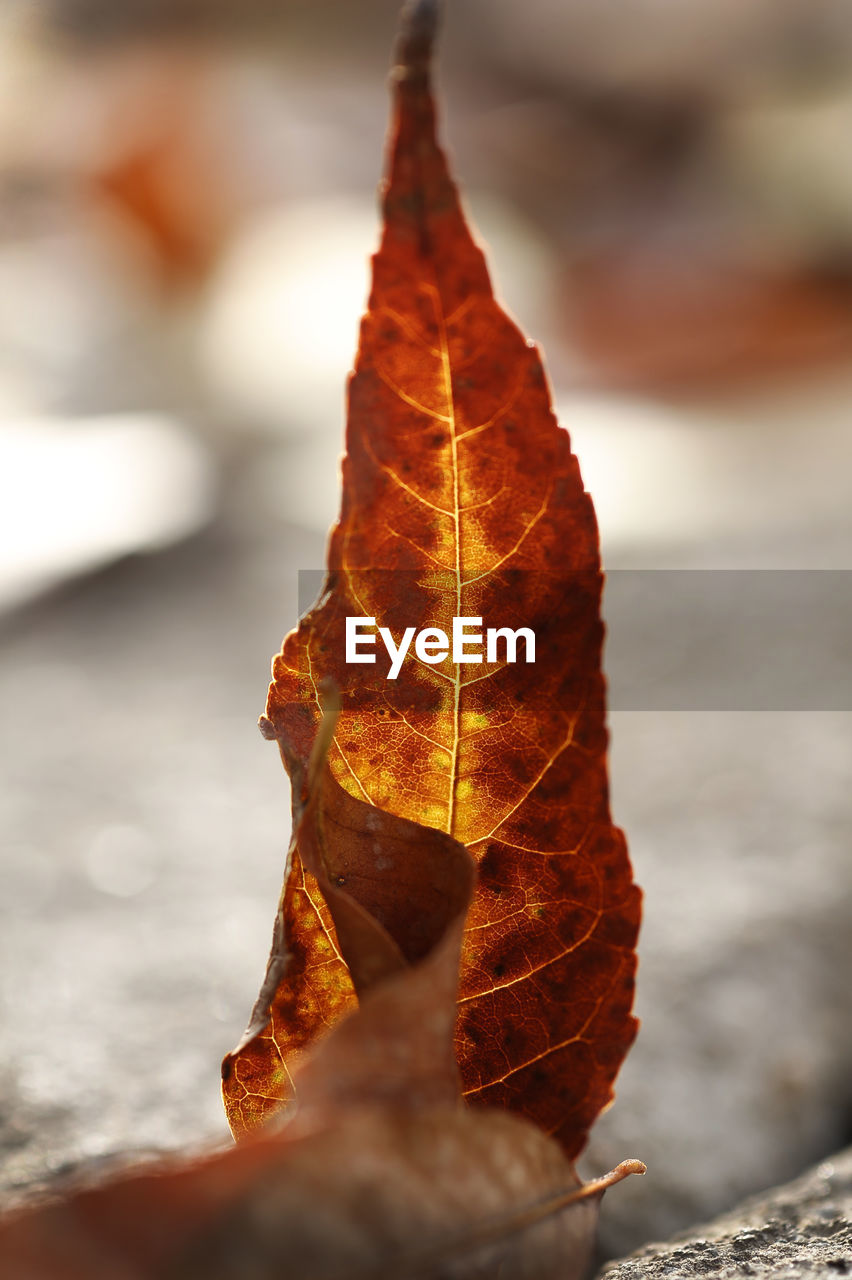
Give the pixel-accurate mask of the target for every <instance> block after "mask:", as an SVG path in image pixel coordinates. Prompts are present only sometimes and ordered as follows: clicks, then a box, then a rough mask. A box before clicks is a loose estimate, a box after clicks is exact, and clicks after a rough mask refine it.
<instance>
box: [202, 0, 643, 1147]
mask: <svg viewBox="0 0 852 1280" xmlns="http://www.w3.org/2000/svg"><path fill="white" fill-rule="evenodd" d="M434 16H435V5H434V4H433V3H428V2H424V0H421V3H419V4H418V5H415V6H414V8H413V9H412V10H411V12H410V14H409V21H408V25H407V27H406V29H405V34H404V37H403V41H402V46H401V50H400V59H399V61H400V66H399V67H398V69H397V73H396V77H395V122H396V123H395V135H394V141H393V145H392V152H391V162H390V177H389V180H388V183H387V186H386V188H385V192H384V232H383V237H382V242H381V247H380V249H379V252H378V253H377V254H376V256H375V258H374V263H373V286H372V292H371V295H370V300H369V309H368V312H367V314H366V316H365V317H364V320H363V322H362V327H361V339H360V346H359V350H358V356H357V360H356V365H355V371H354V374H353V375H352V379H351V381H350V385H349V419H348V429H347V437H346V458H345V460H344V464H343V500H342V508H341V514H340V519H339V521H338V523H337V525H336V526H335V529H334V531H333V533H332V537H331V542H330V547H329V553H328V569H329V572H328V578H327V582H326V587H325V590H324V592H323V596H322V599H321V602H320V603H319V605H318V606H317V607H316V608H314V609H313V610H312V611H311V612H310V613H309V614H308V615H307V616H306V617H305V618H304V619H303V620H302V622H301V624H300V625H299V628H298V630H297V631H295V632H293V633H291V634H290V635H289V636H288V637H287V639H286V640H285V643H284V646H283V650H282V652H281V654H279V656H278V657H277V658H276V659H275V663H274V666H273V683H272V685H271V686H270V691H269V699H268V704H267V711H266V717H265V719H264V720H263V721H262V727H263V728H264V732H265V733H266V734H267V735H268V736H270V737H275V738H277V739H278V741H279V743H280V744H281V747H282V752H283V754H284V756H285V762H286V763H287V765H288V768H289V769H290V771H291V774H292V775H293V777H294V782H296V785H297V786H299V785H301V784H300V783H299V782H298V775H299V771H300V770H301V769H303V768H304V767H305V765H306V762H307V760H308V758H309V754H310V751H311V744H312V742H313V739H314V735H315V733H316V725H317V719H318V716H319V711H320V706H319V704H320V698H319V694H318V688H319V682H320V680H321V679H322V678H328V677H330V678H331V679H333V681H334V682H335V684H336V685H337V687H338V688H339V689H340V691H341V696H342V711H341V714H340V720H339V724H338V726H337V731H336V733H335V736H334V739H333V743H332V744H331V749H330V752H329V765H330V768H331V771H332V773H333V775H334V777H335V778H336V780H337V782H338V783H339V784H340V787H341V788H342V789H343V790H344V791H345V792H347V793H348V794H349V795H351V796H353V797H357V798H359V799H360V800H361V801H362V802H365V803H367V804H369V805H370V806H373V807H374V809H375V810H376V813H377V820H380V817H381V811H386V812H387V813H390V814H395V815H397V816H399V817H401V818H405V819H409V820H411V821H412V822H418V823H425V824H427V825H428V826H430V827H433V828H436V829H439V830H441V831H443V832H445V833H446V834H447V835H448V836H451V837H453V838H454V839H455V840H456V841H460V842H461V843H463V844H465V845H466V846H467V847H468V849H469V850H470V852H471V853H472V854H473V856H474V858H475V860H476V862H477V864H478V868H479V883H478V888H477V891H476V894H475V897H474V901H473V904H472V907H471V910H470V913H469V916H468V920H467V927H466V932H465V941H464V947H463V953H462V966H461V987H460V1003H459V1013H460V1016H459V1025H458V1031H457V1044H456V1047H457V1057H458V1061H459V1064H460V1068H461V1072H462V1079H463V1083H464V1091H465V1094H466V1096H467V1098H468V1100H469V1101H471V1102H474V1103H484V1104H490V1105H497V1106H500V1107H506V1108H510V1109H513V1110H516V1111H519V1112H521V1113H522V1114H524V1115H526V1116H528V1117H530V1118H531V1119H533V1120H535V1121H536V1122H537V1123H538V1124H539V1125H540V1126H541V1127H542V1128H544V1129H545V1130H546V1131H548V1132H550V1133H554V1134H556V1135H557V1136H558V1137H559V1139H560V1140H561V1142H562V1144H563V1147H564V1148H565V1150H566V1152H567V1153H568V1154H569V1155H571V1156H573V1155H575V1154H576V1153H577V1152H578V1151H579V1150H580V1149H581V1148H582V1146H583V1144H584V1142H585V1139H586V1134H587V1131H588V1128H589V1125H590V1124H591V1123H592V1121H593V1120H594V1118H595V1116H596V1115H597V1113H598V1111H599V1110H600V1109H601V1107H602V1106H604V1105H605V1104H606V1103H607V1102H608V1101H609V1099H610V1098H611V1096H612V1082H613V1080H614V1077H615V1075H616V1072H617V1071H618V1068H619V1066H620V1063H621V1061H622V1059H623V1056H624V1054H625V1053H626V1051H627V1049H628V1047H629V1045H630V1043H631V1041H632V1039H633V1036H634V1034H635V1027H636V1023H635V1020H634V1019H633V1018H632V1017H631V1015H630V1008H631V1004H632V997H633V976H634V968H635V955H634V945H635V940H636V933H637V929H638V922H639V912H640V905H639V903H640V896H639V891H638V889H637V888H636V887H635V886H634V885H633V883H632V880H631V871H630V864H629V860H628V857H627V851H626V847H625V843H624V839H623V836H622V834H621V832H620V831H619V830H617V829H616V828H615V827H614V826H613V825H612V821H611V817H610V812H609V800H608V789H607V772H606V751H607V733H606V727H605V705H604V702H605V690H604V680H603V676H602V671H601V648H602V640H603V628H602V624H601V621H600V594H601V581H602V579H601V572H600V559H599V549H598V534H597V526H596V522H595V516H594V511H593V508H592V503H591V500H590V498H589V496H588V494H586V493H585V491H584V489H583V485H582V480H581V478H580V472H579V468H578V465H577V460H576V458H575V457H574V455H573V454H572V452H571V448H570V443H569V439H568V435H567V433H566V432H565V431H564V430H562V429H561V428H560V427H559V426H558V425H557V423H556V421H555V419H554V416H553V413H552V411H551V407H550V401H549V395H548V389H547V385H546V380H545V375H544V371H543V368H542V364H541V359H540V357H539V354H538V352H537V350H536V349H535V347H534V346H532V345H531V344H529V343H528V342H527V341H526V340H525V339H524V337H523V335H522V334H521V333H520V331H519V330H518V328H517V327H516V325H515V324H514V323H513V322H512V320H511V319H510V318H509V317H508V316H507V315H506V314H505V312H503V311H502V310H501V309H500V307H499V306H498V305H497V303H496V302H495V300H494V297H493V294H492V291H491V285H490V282H489V278H488V273H487V270H486V267H485V262H484V258H483V255H482V253H481V251H480V249H479V248H478V247H477V246H476V244H475V243H474V241H473V239H472V238H471V235H470V232H469V231H468V228H467V225H466V223H465V220H464V217H463V215H462V212H461V210H460V207H459V202H458V196H457V193H456V190H455V187H454V186H453V183H452V181H451V179H450V177H449V175H448V172H447V167H446V161H445V158H444V156H443V154H442V152H441V151H440V149H439V148H438V146H437V144H436V141H435V129H434V114H433V104H432V97H431V92H430V86H429V72H428V67H429V61H430V56H431V41H432V31H433V26H434ZM352 616H356V617H368V618H374V619H375V621H376V624H377V625H378V626H382V627H385V628H387V629H388V630H389V632H390V633H391V636H392V637H393V641H394V643H395V644H397V645H398V644H399V643H400V640H401V637H402V635H403V633H404V632H405V630H406V629H407V628H411V627H414V628H416V629H417V630H420V629H421V628H424V627H433V628H440V629H442V630H443V631H444V632H446V633H447V634H448V635H449V634H450V633H451V632H452V626H453V619H454V618H470V617H473V618H477V619H481V620H482V626H481V627H477V628H470V630H481V629H482V628H488V627H492V628H505V627H508V628H511V629H513V630H514V629H517V628H521V627H526V628H530V629H531V630H532V631H533V632H534V635H535V662H534V664H533V663H529V662H527V661H523V660H522V659H523V657H524V656H525V655H524V653H523V642H522V643H521V644H519V646H518V648H519V652H518V654H517V655H516V657H517V659H518V660H516V661H514V662H511V661H509V660H508V658H509V652H508V646H506V648H505V649H504V648H502V647H501V648H498V651H497V653H496V655H492V656H493V660H492V661H488V660H487V654H486V655H485V657H486V660H483V661H480V663H479V664H478V665H473V664H467V663H462V662H460V661H459V662H455V661H453V655H452V653H450V654H448V655H447V656H446V657H445V658H444V659H443V660H441V661H438V662H437V663H433V662H430V660H429V656H430V655H428V651H426V650H423V654H424V655H426V656H417V655H416V654H415V653H413V652H412V653H409V654H408V655H407V656H406V657H405V659H404V660H403V661H402V664H401V667H400V669H399V674H398V676H397V678H395V679H393V680H389V679H388V675H389V670H390V665H391V664H390V659H389V657H387V655H385V654H384V653H383V650H382V646H381V645H378V646H376V648H375V649H374V650H373V652H374V653H375V656H376V662H375V663H374V664H372V665H366V664H364V665H362V664H358V665H354V664H352V663H347V662H346V646H345V627H346V618H347V617H352ZM500 644H501V646H502V644H503V642H502V641H501V642H500ZM433 653H434V650H433ZM302 852H303V853H304V850H303V851H302ZM391 896H392V897H394V898H395V899H396V900H397V902H398V903H404V902H405V898H406V892H405V888H404V885H403V884H402V883H399V884H396V885H395V886H393V887H392V890H391ZM277 930H278V938H277V946H275V947H274V948H273V961H272V962H271V968H270V971H269V973H268V975H267V981H266V983H265V984H264V990H263V991H262V993H261V998H260V1000H259V1002H258V1005H257V1006H256V1008H255V1014H254V1016H253V1020H252V1025H251V1026H250V1028H249V1032H248V1033H247V1036H246V1037H245V1038H244V1040H243V1042H242V1044H241V1045H240V1046H239V1047H238V1049H237V1050H236V1051H235V1053H234V1054H233V1055H231V1056H229V1057H228V1058H227V1059H226V1079H225V1090H224V1092H225V1103H226V1109H227V1111H228V1116H229V1120H230V1123H231V1125H232V1128H233V1129H234V1131H235V1133H236V1134H238V1135H239V1134H240V1133H242V1132H244V1131H246V1130H249V1129H251V1128H253V1127H254V1126H255V1125H257V1124H258V1123H260V1122H261V1121H263V1120H264V1119H265V1118H266V1117H267V1116H268V1115H269V1114H270V1113H272V1112H274V1111H275V1110H276V1109H277V1108H278V1107H279V1106H280V1105H281V1102H282V1101H283V1100H284V1099H286V1097H287V1096H289V1085H288V1082H287V1073H288V1064H289V1063H290V1062H291V1060H292V1058H293V1055H298V1053H299V1051H301V1050H302V1049H304V1048H305V1047H306V1046H307V1045H309V1044H310V1043H311V1042H312V1040H313V1039H314V1037H315V1036H316V1035H317V1033H318V1032H319V1031H320V1030H322V1028H323V1027H325V1026H328V1025H330V1024H331V1023H333V1022H334V1021H335V1020H336V1019H337V1018H338V1017H339V1016H340V1015H341V1014H342V1013H343V1012H345V1011H346V1010H347V1009H349V1008H350V1007H351V1006H352V1004H353V1001H354V993H353V986H352V981H351V978H350V976H349V973H348V970H347V967H346V965H345V964H344V963H343V960H342V958H341V955H340V950H339V946H338V942H337V938H336V934H335V929H334V924H333V921H332V919H331V916H330V913H329V910H328V908H327V906H326V905H325V904H324V902H323V901H322V898H321V896H320V894H319V893H318V890H317V885H316V881H315V879H314V878H313V877H312V876H311V875H310V874H309V873H307V872H306V871H305V870H304V867H303V865H302V860H300V856H299V852H298V851H297V850H296V849H295V848H294V849H293V851H292V854H291V862H290V868H289V874H288V879H287V885H286V889H285V893H284V895H283V899H282V907H281V910H280V912H279V919H278V925H277ZM284 940H286V955H285V947H284V946H282V945H281V944H282V943H283V942H284ZM276 956H277V958H276ZM288 956H289V959H288V958H287V957H288Z"/></svg>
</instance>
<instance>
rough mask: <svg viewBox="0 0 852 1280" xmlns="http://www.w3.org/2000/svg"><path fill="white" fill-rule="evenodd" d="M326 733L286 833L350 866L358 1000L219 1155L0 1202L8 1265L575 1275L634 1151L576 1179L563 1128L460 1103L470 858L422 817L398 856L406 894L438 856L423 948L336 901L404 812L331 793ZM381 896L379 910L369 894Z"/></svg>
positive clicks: (83, 1279) (385, 849)
mask: <svg viewBox="0 0 852 1280" xmlns="http://www.w3.org/2000/svg"><path fill="white" fill-rule="evenodd" d="M324 723H325V725H326V726H328V725H329V723H330V720H329V719H326V721H325V722H324ZM328 737H329V735H328V734H327V733H326V732H325V730H323V731H321V733H320V735H319V739H318V748H317V750H315V752H314V754H313V758H312V760H311V762H310V763H309V766H308V768H307V769H305V770H302V771H301V772H300V771H299V766H298V765H297V764H294V779H295V780H297V782H298V785H297V787H296V788H295V789H294V791H295V800H296V820H297V838H298V840H299V844H300V848H302V849H303V850H304V851H305V856H306V858H307V860H308V861H309V862H310V863H311V865H312V866H313V867H314V869H315V872H316V875H317V879H318V881H319V882H320V883H322V884H323V886H324V887H325V888H326V889H328V888H329V886H331V885H332V884H336V883H337V882H338V881H339V879H340V878H341V876H350V875H351V877H352V880H353V881H355V882H356V883H355V884H354V885H353V884H352V882H351V881H350V889H349V890H344V889H342V888H341V887H340V886H339V885H338V889H339V894H338V896H337V897H334V896H332V898H331V901H332V903H333V910H334V913H335V919H336V920H337V922H338V933H339V936H340V938H341V939H343V938H344V937H345V938H346V939H347V943H346V956H347V960H348V961H349V963H350V965H351V968H352V972H353V974H354V975H357V982H358V986H359V992H360V1007H359V1008H358V1009H357V1010H356V1012H355V1013H354V1014H352V1015H350V1016H349V1017H347V1018H345V1019H343V1020H342V1021H341V1022H339V1023H338V1024H337V1025H336V1026H335V1028H334V1030H333V1031H332V1032H331V1033H330V1034H329V1035H327V1036H326V1037H325V1038H323V1039H322V1040H320V1041H319V1043H318V1044H317V1045H316V1046H315V1047H314V1049H313V1050H312V1051H311V1052H310V1053H308V1054H306V1055H305V1056H304V1057H303V1059H302V1060H301V1062H300V1064H299V1065H298V1067H297V1068H296V1069H295V1088H296V1092H297V1094H298V1097H299V1106H298V1109H297V1111H296V1112H295V1115H293V1116H292V1117H291V1119H290V1120H289V1122H288V1124H287V1125H286V1126H285V1127H284V1128H283V1129H281V1130H280V1131H278V1130H275V1129H274V1128H272V1129H267V1130H266V1131H264V1132H263V1133H262V1134H260V1135H259V1136H256V1137H254V1138H250V1139H248V1140H247V1141H246V1142H245V1143H243V1144H240V1145H239V1146H238V1147H235V1148H232V1149H230V1150H228V1151H226V1152H224V1153H223V1152H220V1153H217V1154H214V1155H212V1156H208V1157H206V1158H204V1159H201V1160H197V1161H190V1162H185V1163H183V1164H180V1163H177V1162H171V1163H163V1164H160V1165H157V1166H154V1167H153V1168H146V1169H143V1170H140V1171H135V1172H125V1173H123V1174H122V1175H120V1176H119V1177H116V1178H114V1179H112V1180H111V1181H108V1182H106V1183H103V1184H101V1185H99V1186H92V1187H83V1188H78V1189H77V1190H75V1191H73V1192H72V1193H70V1194H68V1195H66V1196H65V1197H64V1198H61V1199H54V1200H53V1201H50V1202H49V1203H47V1204H45V1205H40V1206H38V1207H35V1208H30V1209H27V1210H24V1211H23V1212H19V1213H17V1214H15V1215H13V1216H10V1217H8V1218H6V1219H5V1221H3V1222H0V1271H2V1274H3V1275H9V1276H16V1277H21V1278H22V1280H23V1277H26V1280H245V1277H247V1276H252V1277H254V1280H280V1277H281V1276H283V1275H310V1276H311V1277H312V1280H343V1277H346V1280H368V1278H372V1277H375V1278H376V1280H379V1278H381V1280H384V1277H386V1276H388V1275H398V1276H405V1277H407V1280H418V1278H419V1280H429V1278H430V1277H434V1278H435V1280H438V1277H441V1278H442V1280H447V1278H448V1277H457V1278H458V1280H465V1278H467V1277H470V1278H471V1280H473V1278H474V1277H490V1276H493V1275H495V1274H498V1273H499V1274H500V1275H502V1276H505V1277H506V1280H520V1278H521V1277H530V1278H532V1277H544V1276H550V1275H552V1276H554V1277H556V1276H559V1278H560V1280H574V1278H575V1277H579V1276H581V1275H582V1273H583V1271H584V1268H585V1265H586V1262H587V1259H588V1256H589V1252H590V1248H591V1243H592V1239H593V1232H594V1227H595V1223H596V1218H597V1208H598V1203H599V1200H600V1197H601V1195H602V1193H603V1191H604V1190H605V1189H606V1188H607V1187H608V1186H611V1185H612V1184H613V1183H614V1182H618V1181H620V1180H621V1179H622V1178H623V1177H625V1176H627V1175H628V1174H630V1173H634V1172H643V1171H644V1166H642V1165H641V1164H640V1163H639V1162H638V1161H625V1162H623V1164H622V1165H620V1166H619V1167H618V1168H617V1169H615V1170H613V1172H612V1173H611V1174H608V1175H607V1176H606V1177H605V1178H602V1179H598V1180H596V1181H594V1182H591V1183H587V1184H585V1185H581V1184H580V1182H579V1180H578V1179H577V1177H576V1174H575V1173H574V1170H573V1168H572V1166H571V1164H570V1162H569V1161H568V1160H567V1159H566V1157H565V1156H564V1155H563V1154H562V1152H561V1151H560V1149H559V1147H558V1145H557V1144H556V1143H555V1142H554V1141H553V1140H552V1139H550V1138H548V1137H546V1136H545V1135H544V1134H543V1133H541V1132H540V1131H539V1130H538V1129H536V1128H535V1127H534V1126H533V1125H530V1124H529V1123H528V1122H526V1121H523V1120H520V1119H518V1118H516V1117H513V1116H509V1115H505V1114H501V1113H499V1112H486V1111H480V1112H472V1111H470V1110H469V1109H467V1108H465V1107H462V1106H460V1105H459V1103H460V1094H459V1080H458V1071H457V1067H456V1063H455V1057H454V1051H453V1047H454V1046H453V1027H454V1023H455V1011H456V987H457V981H458V964H459V949H460V945H461V937H462V926H463V922H464V917H465V912H466V909H467V906H468V902H469V900H470V894H471V890H472V886H473V879H474V872H473V863H472V860H471V858H470V855H469V854H468V853H467V851H466V850H465V849H464V847H463V846H462V845H460V844H459V843H458V842H457V841H454V840H452V838H451V837H449V836H447V835H446V834H445V833H443V832H439V831H428V830H427V831H424V829H423V828H417V830H418V832H419V836H418V842H417V846H416V848H417V851H418V853H419V854H420V855H422V856H420V857H418V858H417V859H416V860H415V862H414V863H413V864H412V865H411V866H410V868H409V869H408V870H409V873H410V874H409V882H410V886H411V888H412V890H413V891H414V892H415V894H416V895H417V896H419V890H420V887H421V886H420V884H419V883H418V877H422V882H423V886H424V888H425V890H426V897H427V899H428V896H429V893H430V892H431V890H432V889H433V887H434V886H435V882H436V871H437V869H438V868H440V874H439V876H438V877H437V878H438V879H439V880H440V883H441V892H440V893H439V894H438V895H437V897H436V898H435V902H434V910H433V911H432V912H431V913H430V915H429V930H430V936H429V937H428V938H427V937H426V934H425V933H424V934H423V935H421V943H420V944H418V945H417V946H416V947H415V950H416V951H417V952H421V953H422V954H419V955H418V956H417V958H416V959H410V958H406V957H405V956H404V955H402V954H401V948H400V946H399V945H398V943H397V942H396V941H394V939H393V937H392V932H391V931H392V930H393V929H394V928H395V926H396V925H398V924H399V923H400V920H399V918H398V917H397V914H396V906H395V905H394V908H393V909H392V911H391V915H390V917H385V920H386V923H387V925H388V928H387V929H386V928H385V927H384V925H383V924H382V923H381V922H380V921H379V920H378V919H377V918H376V917H375V916H373V915H371V914H370V912H369V911H368V910H367V909H366V908H365V907H363V906H361V905H359V904H358V903H357V899H356V898H350V903H349V905H350V906H351V905H355V906H357V910H356V911H355V914H354V916H350V915H347V905H346V902H345V899H346V898H347V897H349V893H350V891H354V892H355V893H357V892H358V884H357V881H358V877H359V874H360V853H359V850H363V848H366V844H367V843H369V844H370V845H371V846H372V847H373V849H374V850H375V849H378V850H379V851H380V853H381V855H382V856H383V857H387V858H389V859H391V860H396V859H400V858H404V857H405V856H406V854H407V853H408V852H410V851H412V850H413V849H414V845H413V844H412V830H413V828H414V826H415V824H413V823H411V822H409V821H408V820H406V819H404V818H397V817H394V816H393V815H390V814H386V813H382V812H380V811H376V810H375V809H374V808H372V807H371V806H369V805H367V804H366V803H365V802H363V801H361V800H358V799H355V798H354V797H352V796H349V795H348V794H347V793H346V792H345V791H343V789H342V788H340V787H339V786H338V784H337V783H336V782H335V781H334V779H333V778H332V776H331V774H330V772H329V771H328V769H327V768H326V763H325V749H326V747H327V742H328ZM353 848H354V849H355V853H354V854H353V853H352V850H353ZM341 858H345V859H346V862H345V863H342V862H341V861H340V859H341ZM342 867H343V868H345V869H344V870H341V868H342ZM361 887H362V888H363V887H364V886H363V885H362V886H361ZM366 897H369V889H367V890H366ZM379 898H381V894H380V895H379ZM377 909H378V910H379V912H380V914H383V915H384V913H383V911H382V904H381V902H380V901H379V902H378V903H377ZM353 919H354V920H355V924H354V925H353V924H352V920H353ZM382 956H384V957H385V960H384V961H382V960H381V957H382ZM377 958H378V959H379V963H378V965H377Z"/></svg>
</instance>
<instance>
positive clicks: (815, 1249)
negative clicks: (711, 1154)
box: [600, 1149, 852, 1280]
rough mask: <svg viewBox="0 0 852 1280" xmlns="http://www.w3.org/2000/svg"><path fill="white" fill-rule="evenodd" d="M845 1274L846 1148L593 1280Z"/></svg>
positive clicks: (851, 1218)
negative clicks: (789, 1181) (777, 1185)
mask: <svg viewBox="0 0 852 1280" xmlns="http://www.w3.org/2000/svg"><path fill="white" fill-rule="evenodd" d="M697 1158H698V1157H697ZM850 1272H852V1149H850V1150H847V1151H844V1152H842V1153H841V1154H840V1155H837V1156H834V1157H832V1158H831V1159H830V1160H826V1161H823V1162H822V1163H821V1164H819V1165H818V1166H817V1167H816V1168H815V1169H812V1170H811V1171H810V1172H809V1173H806V1174H805V1175H804V1176H803V1177H801V1178H798V1179H797V1180H796V1181H795V1182H791V1183H789V1184H788V1185H787V1186H785V1187H780V1188H778V1189H777V1190H774V1191H770V1192H768V1193H767V1194H766V1195H762V1196H755V1197H754V1198H752V1199H750V1200H747V1201H746V1203H745V1204H743V1205H741V1206H739V1207H738V1208H737V1209H735V1210H734V1211H733V1212H732V1213H728V1214H725V1215H724V1216H723V1217H721V1218H717V1219H716V1220H715V1221H714V1222H711V1223H709V1224H708V1225H707V1226H704V1227H701V1228H700V1229H698V1230H693V1231H691V1232H688V1233H686V1234H684V1235H681V1236H679V1237H678V1238H677V1239H675V1240H672V1241H670V1242H669V1243H667V1244H654V1245H649V1246H648V1247H647V1248H645V1249H642V1250H640V1251H639V1252H637V1253H635V1254H633V1255H632V1256H631V1257H629V1258H625V1259H623V1260H622V1261H620V1262H616V1263H613V1264H611V1265H610V1266H608V1267H606V1268H605V1269H604V1271H603V1272H602V1273H601V1277H600V1280H655V1278H656V1277H663V1276H665V1277H672V1280H674V1278H676V1277H680V1276H704V1277H706V1278H707V1280H713V1277H719V1278H720V1280H722V1278H723V1277H724V1280H738V1277H746V1276H749V1277H761V1276H764V1277H767V1280H768V1278H769V1277H772V1280H805V1278H808V1280H810V1277H814V1278H815V1277H821V1278H824V1280H829V1278H833V1280H836V1277H838V1276H845V1275H849V1274H850Z"/></svg>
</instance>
